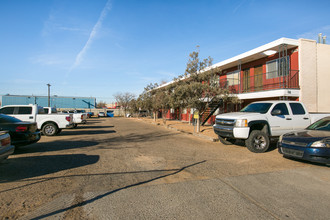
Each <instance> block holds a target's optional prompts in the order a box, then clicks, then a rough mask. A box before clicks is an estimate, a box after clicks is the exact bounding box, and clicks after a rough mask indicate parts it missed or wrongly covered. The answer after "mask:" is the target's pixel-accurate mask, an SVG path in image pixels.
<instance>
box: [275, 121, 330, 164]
mask: <svg viewBox="0 0 330 220" xmlns="http://www.w3.org/2000/svg"><path fill="white" fill-rule="evenodd" d="M278 151H279V152H280V153H281V154H283V155H284V156H286V157H293V158H298V159H301V160H307V161H311V162H317V163H323V164H330V117H325V118H323V119H321V120H319V121H317V122H315V123H314V124H311V125H310V126H309V127H307V128H306V129H305V130H302V131H296V132H290V133H287V134H284V135H282V136H281V137H280V138H279V142H278Z"/></svg>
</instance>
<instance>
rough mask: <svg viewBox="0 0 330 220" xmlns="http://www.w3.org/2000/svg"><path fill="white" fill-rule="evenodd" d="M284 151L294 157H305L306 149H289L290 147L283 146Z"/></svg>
mask: <svg viewBox="0 0 330 220" xmlns="http://www.w3.org/2000/svg"><path fill="white" fill-rule="evenodd" d="M282 152H283V153H284V154H286V155H289V156H292V157H299V158H301V157H303V156H304V151H301V150H293V149H288V148H283V147H282Z"/></svg>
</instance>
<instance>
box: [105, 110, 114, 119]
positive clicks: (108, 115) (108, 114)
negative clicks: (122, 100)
mask: <svg viewBox="0 0 330 220" xmlns="http://www.w3.org/2000/svg"><path fill="white" fill-rule="evenodd" d="M114 115H115V114H114V112H113V110H107V117H110V118H113V117H114Z"/></svg>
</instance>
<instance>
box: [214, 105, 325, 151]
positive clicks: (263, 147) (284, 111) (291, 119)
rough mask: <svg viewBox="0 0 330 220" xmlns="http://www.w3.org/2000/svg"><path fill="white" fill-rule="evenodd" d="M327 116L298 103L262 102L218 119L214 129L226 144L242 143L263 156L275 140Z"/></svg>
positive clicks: (217, 117)
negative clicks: (310, 110) (311, 111)
mask: <svg viewBox="0 0 330 220" xmlns="http://www.w3.org/2000/svg"><path fill="white" fill-rule="evenodd" d="M326 116H330V114H325V113H324V114H323V113H318V114H314V113H308V111H307V109H306V108H305V106H304V105H303V104H302V103H301V102H297V101H262V102H254V103H251V104H249V105H247V106H246V107H245V108H243V109H242V110H241V111H240V112H232V113H225V114H221V115H218V116H216V120H215V125H214V126H213V128H214V132H215V133H216V134H217V135H218V136H219V140H220V141H221V142H222V143H223V144H232V143H233V142H234V141H235V140H236V139H241V140H244V141H245V146H246V147H247V148H248V149H249V150H250V151H252V152H254V153H262V152H265V151H267V150H268V148H269V146H270V139H271V138H278V137H279V136H280V135H282V134H285V133H287V132H290V131H293V130H299V129H304V128H306V127H307V126H309V125H310V124H312V123H314V122H315V121H317V120H319V119H321V118H323V117H326Z"/></svg>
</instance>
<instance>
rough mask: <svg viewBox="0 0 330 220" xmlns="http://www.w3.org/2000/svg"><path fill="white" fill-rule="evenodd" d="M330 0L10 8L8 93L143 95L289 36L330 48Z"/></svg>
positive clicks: (1, 45)
mask: <svg viewBox="0 0 330 220" xmlns="http://www.w3.org/2000/svg"><path fill="white" fill-rule="evenodd" d="M329 11H330V1H320V0H316V1H303V0H297V1H296V0H291V1H290V0H277V1H275V0H274V1H270V0H269V1H268V0H237V1H236V0H200V1H197V0H135V1H134V0H109V1H108V0H0V21H1V22H0V30H1V35H0V74H1V81H0V94H8V93H9V94H15V95H32V94H33V95H47V92H48V90H47V85H46V84H47V83H50V84H51V95H58V96H83V97H85V96H87V97H89V96H92V97H96V98H97V101H106V102H112V101H114V98H113V95H114V94H115V93H118V92H131V93H134V94H136V95H137V96H138V95H139V94H140V93H141V92H142V91H143V89H144V87H145V86H147V85H148V84H149V83H156V82H157V83H160V82H161V81H167V82H168V81H171V80H172V79H173V78H174V77H176V76H178V75H180V74H182V73H183V72H184V71H185V67H186V63H187V60H188V55H189V53H190V52H192V51H194V50H195V48H196V46H197V45H199V46H200V56H201V58H206V57H208V56H211V57H212V58H213V59H214V63H217V62H221V61H223V60H225V59H228V58H231V57H233V56H235V55H238V54H241V53H243V52H246V51H248V50H251V49H254V48H256V47H258V46H261V45H263V44H266V43H269V42H271V41H273V40H276V39H278V38H281V37H287V38H294V39H298V38H308V39H314V40H316V39H317V34H318V33H323V34H324V35H327V36H328V39H327V42H330V13H329Z"/></svg>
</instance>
